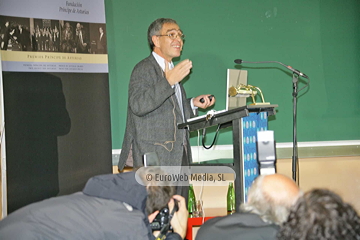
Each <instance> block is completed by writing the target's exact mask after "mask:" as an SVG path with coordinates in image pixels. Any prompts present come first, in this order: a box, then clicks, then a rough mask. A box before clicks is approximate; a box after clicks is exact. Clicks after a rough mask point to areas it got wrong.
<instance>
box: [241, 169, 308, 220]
mask: <svg viewBox="0 0 360 240" xmlns="http://www.w3.org/2000/svg"><path fill="white" fill-rule="evenodd" d="M300 195H301V191H300V189H299V187H298V186H297V185H296V183H295V182H294V181H293V180H292V179H291V178H289V177H287V176H285V175H282V174H271V175H260V176H259V177H257V178H256V179H255V181H254V182H253V184H252V185H251V187H250V189H249V193H248V203H246V204H243V205H242V206H241V207H240V208H241V209H242V210H243V211H250V212H252V213H255V214H258V215H260V217H261V218H262V219H263V220H264V221H266V222H271V223H275V224H281V223H282V222H284V221H285V220H286V219H287V217H288V215H289V211H290V207H291V206H292V205H293V204H295V202H296V200H297V199H298V197H299V196H300Z"/></svg>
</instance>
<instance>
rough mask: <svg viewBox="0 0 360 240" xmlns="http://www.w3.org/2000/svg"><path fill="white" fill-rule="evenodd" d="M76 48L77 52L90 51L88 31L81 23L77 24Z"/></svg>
mask: <svg viewBox="0 0 360 240" xmlns="http://www.w3.org/2000/svg"><path fill="white" fill-rule="evenodd" d="M75 50H76V53H89V52H88V44H87V36H86V32H85V30H84V29H83V26H82V25H81V24H80V23H77V24H76V35H75Z"/></svg>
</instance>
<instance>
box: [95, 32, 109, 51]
mask: <svg viewBox="0 0 360 240" xmlns="http://www.w3.org/2000/svg"><path fill="white" fill-rule="evenodd" d="M106 44H107V42H106V33H105V31H104V27H99V38H98V39H97V40H96V53H97V54H106V53H107V47H106Z"/></svg>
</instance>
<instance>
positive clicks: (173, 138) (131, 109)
mask: <svg viewBox="0 0 360 240" xmlns="http://www.w3.org/2000/svg"><path fill="white" fill-rule="evenodd" d="M180 86H181V92H182V98H183V99H182V102H183V108H184V114H185V119H188V118H190V117H193V116H194V114H193V112H192V109H191V106H190V99H186V94H185V90H184V88H183V87H182V85H181V84H180ZM182 122H183V119H182V114H181V110H180V107H179V105H178V103H177V99H176V96H175V90H174V89H173V88H172V87H171V86H170V84H169V83H168V81H167V80H166V78H165V74H164V72H163V70H162V69H161V67H160V66H159V64H158V63H157V62H156V60H155V58H154V57H153V56H152V55H150V56H149V57H147V58H145V59H144V60H142V61H141V62H139V63H138V64H137V65H136V66H135V68H134V70H133V72H132V75H131V79H130V83H129V98H128V110H127V122H126V131H125V136H124V141H123V146H122V149H121V154H120V160H119V165H118V167H119V169H123V168H124V166H125V163H127V165H130V166H131V159H132V160H133V166H134V167H139V166H142V165H143V162H142V156H143V154H145V153H149V152H156V153H157V155H158V157H159V160H160V165H161V166H181V161H182V156H183V144H184V142H185V143H186V148H187V153H188V159H189V161H191V149H190V145H189V143H188V138H189V133H188V132H187V130H184V129H178V128H177V124H178V123H182Z"/></svg>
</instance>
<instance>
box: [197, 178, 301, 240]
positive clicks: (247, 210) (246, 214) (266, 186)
mask: <svg viewBox="0 0 360 240" xmlns="http://www.w3.org/2000/svg"><path fill="white" fill-rule="evenodd" d="M301 194H302V193H301V191H300V189H299V187H298V186H297V185H296V183H295V182H294V181H293V180H292V179H290V178H288V177H286V176H284V175H281V174H272V175H260V176H258V177H257V178H256V179H255V181H254V182H253V184H252V185H251V187H250V189H249V192H248V201H247V203H243V204H241V205H240V210H241V211H240V212H239V213H234V214H232V215H228V216H225V217H216V218H212V219H210V220H208V221H206V222H205V223H204V224H203V225H202V226H201V227H200V229H199V231H198V232H197V235H196V240H218V239H226V240H231V239H254V240H255V239H256V240H258V239H263V240H275V239H276V234H277V232H278V230H279V225H280V224H281V223H283V222H284V221H286V219H287V217H288V214H289V212H290V208H291V206H292V205H293V204H295V202H296V200H297V199H298V197H299V196H301Z"/></svg>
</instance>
